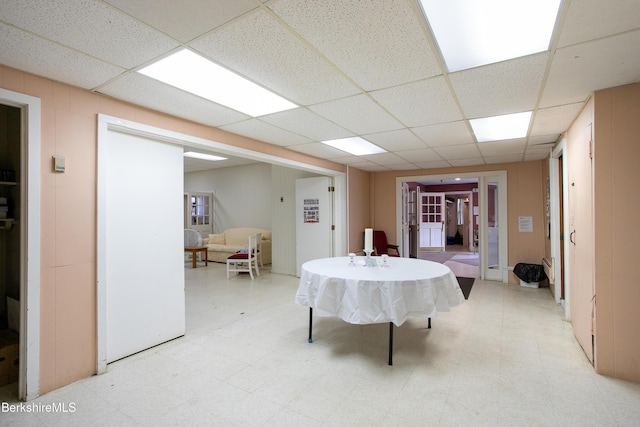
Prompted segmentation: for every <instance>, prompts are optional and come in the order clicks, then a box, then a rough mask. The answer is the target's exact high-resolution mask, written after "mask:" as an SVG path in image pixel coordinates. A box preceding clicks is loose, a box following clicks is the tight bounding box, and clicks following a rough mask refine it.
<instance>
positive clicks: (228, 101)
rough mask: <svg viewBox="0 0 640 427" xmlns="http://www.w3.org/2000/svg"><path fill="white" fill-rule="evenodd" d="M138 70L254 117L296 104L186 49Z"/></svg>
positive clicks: (290, 107)
mask: <svg viewBox="0 0 640 427" xmlns="http://www.w3.org/2000/svg"><path fill="white" fill-rule="evenodd" d="M138 72H139V73H141V74H144V75H145V76H148V77H151V78H153V79H156V80H159V81H161V82H163V83H166V84H168V85H171V86H174V87H177V88H178V89H182V90H184V91H187V92H190V93H192V94H194V95H198V96H200V97H202V98H205V99H208V100H210V101H213V102H216V103H218V104H221V105H224V106H225V107H229V108H233V109H234V110H237V111H240V112H241V113H245V114H248V115H250V116H253V117H258V116H264V115H265V114H272V113H277V112H280V111H285V110H290V109H292V108H296V107H297V105H296V104H294V103H292V102H290V101H287V100H286V99H284V98H282V97H280V96H278V95H276V94H274V93H273V92H270V91H268V90H266V89H265V88H263V87H262V86H259V85H257V84H255V83H253V82H251V81H249V80H247V79H245V78H243V77H240V76H239V75H238V74H235V73H233V72H231V71H229V70H227V69H226V68H224V67H221V66H220V65H218V64H216V63H214V62H211V61H209V60H208V59H205V58H203V57H202V56H200V55H197V54H195V53H193V52H192V51H190V50H187V49H183V50H180V51H178V52H176V53H174V54H172V55H170V56H167V57H165V58H163V59H161V60H159V61H157V62H154V63H153V64H151V65H148V66H146V67H144V68H142V69H140V70H138Z"/></svg>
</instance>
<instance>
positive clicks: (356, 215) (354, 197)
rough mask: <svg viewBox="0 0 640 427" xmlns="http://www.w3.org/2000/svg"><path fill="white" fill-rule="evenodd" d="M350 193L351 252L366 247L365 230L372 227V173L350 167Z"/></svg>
mask: <svg viewBox="0 0 640 427" xmlns="http://www.w3.org/2000/svg"><path fill="white" fill-rule="evenodd" d="M347 180H348V187H349V188H348V194H349V208H348V209H349V218H348V221H349V227H348V228H349V231H348V239H349V241H348V245H347V248H348V250H349V252H357V251H361V250H362V249H363V247H364V235H363V230H364V229H365V228H367V227H372V221H371V194H370V191H371V190H370V185H369V184H370V180H371V173H370V172H365V171H362V170H360V169H355V168H349V172H348V174H347Z"/></svg>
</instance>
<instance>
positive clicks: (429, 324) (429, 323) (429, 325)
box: [427, 317, 431, 329]
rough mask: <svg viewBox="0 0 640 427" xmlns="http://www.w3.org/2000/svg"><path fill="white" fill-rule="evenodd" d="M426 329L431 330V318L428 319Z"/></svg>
mask: <svg viewBox="0 0 640 427" xmlns="http://www.w3.org/2000/svg"><path fill="white" fill-rule="evenodd" d="M427 329H431V317H429V322H427Z"/></svg>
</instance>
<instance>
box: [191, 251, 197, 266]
mask: <svg viewBox="0 0 640 427" xmlns="http://www.w3.org/2000/svg"><path fill="white" fill-rule="evenodd" d="M197 257H198V251H191V260H192V267H193V268H196V261H197V260H196V258H197Z"/></svg>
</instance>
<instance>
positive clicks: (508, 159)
mask: <svg viewBox="0 0 640 427" xmlns="http://www.w3.org/2000/svg"><path fill="white" fill-rule="evenodd" d="M523 157H524V156H523V155H522V154H502V155H500V156H488V157H485V158H484V161H485V162H486V163H487V164H496V163H516V162H521V161H522V159H523Z"/></svg>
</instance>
